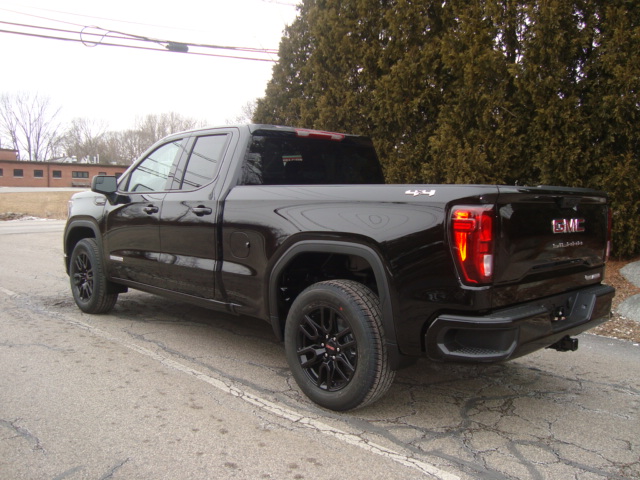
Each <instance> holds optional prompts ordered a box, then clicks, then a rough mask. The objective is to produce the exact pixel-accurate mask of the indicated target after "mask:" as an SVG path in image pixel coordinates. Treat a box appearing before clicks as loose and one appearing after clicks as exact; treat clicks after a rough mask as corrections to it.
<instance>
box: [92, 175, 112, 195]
mask: <svg viewBox="0 0 640 480" xmlns="http://www.w3.org/2000/svg"><path fill="white" fill-rule="evenodd" d="M117 190H118V182H117V179H116V177H108V176H106V175H96V176H95V177H93V179H91V191H92V192H96V193H101V194H103V195H106V196H109V195H113V194H114V193H116V191H117Z"/></svg>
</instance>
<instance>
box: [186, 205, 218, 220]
mask: <svg viewBox="0 0 640 480" xmlns="http://www.w3.org/2000/svg"><path fill="white" fill-rule="evenodd" d="M191 210H193V213H195V214H196V215H197V216H199V217H202V216H203V215H211V213H212V212H213V210H211V209H210V208H209V207H205V206H204V205H198V206H197V207H193V208H192V209H191Z"/></svg>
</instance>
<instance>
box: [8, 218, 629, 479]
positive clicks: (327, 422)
mask: <svg viewBox="0 0 640 480" xmlns="http://www.w3.org/2000/svg"><path fill="white" fill-rule="evenodd" d="M61 232H62V223H61V222H57V223H56V222H0V478H3V479H4V478H6V479H21V478H25V479H56V480H58V479H60V480H62V479H133V478H136V479H147V478H148V479H217V478H220V479H222V478H242V479H259V478H264V479H267V478H278V479H309V478H314V479H315V478H323V479H327V480H329V479H336V480H337V479H343V478H349V479H355V480H357V479H367V480H371V479H377V478H380V479H383V478H384V479H396V478H397V479H403V480H404V479H414V478H415V479H417V478H422V479H425V478H426V479H430V478H434V479H451V480H454V479H464V480H467V479H564V478H576V479H585V480H587V479H588V480H595V479H637V478H640V415H639V408H640V375H639V374H638V372H639V371H640V368H639V367H640V347H639V346H638V345H634V344H632V343H630V342H624V341H619V340H613V339H607V338H601V337H596V336H592V335H582V336H580V349H579V350H578V351H577V352H574V353H559V352H555V351H543V352H537V353H535V354H533V355H530V356H528V357H524V358H522V359H518V360H515V361H513V362H510V363H505V364H500V365H485V366H473V365H439V364H432V363H429V362H427V361H421V362H419V363H418V364H417V365H415V366H413V367H411V368H409V369H406V370H403V371H401V372H399V375H398V376H397V378H396V382H395V384H394V385H393V386H392V388H391V390H390V391H389V393H388V394H387V396H386V397H385V398H384V399H383V400H382V401H380V402H378V403H376V404H374V405H372V406H369V407H367V408H365V409H362V410H357V411H355V412H350V413H347V414H335V413H333V412H328V411H325V410H322V409H320V408H317V407H316V406H315V405H313V404H312V403H310V402H309V401H308V400H307V399H306V397H304V396H303V395H301V393H300V392H299V390H298V389H297V387H296V385H295V382H294V381H293V379H292V378H291V376H290V374H289V371H288V369H287V366H286V362H285V356H284V350H283V348H282V346H281V345H280V344H279V343H278V342H276V341H275V339H274V338H273V335H272V333H271V329H270V327H269V326H268V325H267V324H265V323H263V322H260V321H257V320H252V319H247V318H239V317H232V316H225V315H220V314H218V313H214V312H210V311H207V310H203V309H199V308H195V307H191V306H188V305H183V304H176V303H173V302H170V301H168V300H165V299H162V298H159V297H154V296H151V295H147V294H143V293H137V292H130V293H128V294H125V295H122V296H121V297H120V300H119V302H118V305H117V306H116V308H115V309H114V311H113V312H112V313H111V314H109V315H101V316H91V315H85V314H82V313H81V312H80V311H79V310H78V309H77V308H76V307H75V305H74V303H73V300H72V298H71V295H70V293H69V288H68V279H67V276H66V274H65V273H64V269H63V266H62V251H61V250H62V249H61V243H62V242H61Z"/></svg>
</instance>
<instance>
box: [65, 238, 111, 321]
mask: <svg viewBox="0 0 640 480" xmlns="http://www.w3.org/2000/svg"><path fill="white" fill-rule="evenodd" d="M69 280H70V283H71V293H72V294H73V299H74V300H75V302H76V305H78V308H80V310H82V311H83V312H86V313H107V312H108V311H109V310H111V309H112V308H113V306H114V305H115V304H116V301H117V300H118V294H117V293H109V282H108V281H107V278H106V276H105V273H104V266H103V263H102V256H101V255H100V249H99V248H98V244H97V243H96V241H95V239H93V238H85V239H83V240H80V241H79V242H78V243H77V244H76V246H75V248H74V249H73V253H72V254H71V263H70V264H69Z"/></svg>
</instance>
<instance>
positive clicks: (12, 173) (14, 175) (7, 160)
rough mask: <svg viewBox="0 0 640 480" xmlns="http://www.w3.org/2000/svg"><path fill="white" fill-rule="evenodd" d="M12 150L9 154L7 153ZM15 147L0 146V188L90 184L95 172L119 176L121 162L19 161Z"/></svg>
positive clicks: (121, 167)
mask: <svg viewBox="0 0 640 480" xmlns="http://www.w3.org/2000/svg"><path fill="white" fill-rule="evenodd" d="M11 152H13V154H12V153H11ZM17 156H18V152H16V151H15V150H5V149H0V187H83V188H84V187H90V186H91V179H92V178H93V177H94V176H95V175H99V174H102V175H116V176H120V175H122V173H124V171H125V170H126V167H125V166H122V165H102V164H98V163H56V162H22V161H19V160H17Z"/></svg>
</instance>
